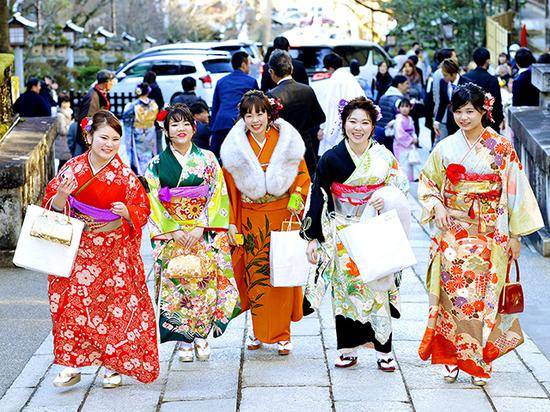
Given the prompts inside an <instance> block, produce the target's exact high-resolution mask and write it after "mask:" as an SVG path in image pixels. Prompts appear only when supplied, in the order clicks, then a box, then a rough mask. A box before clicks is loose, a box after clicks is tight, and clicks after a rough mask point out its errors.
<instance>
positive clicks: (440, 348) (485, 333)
mask: <svg viewBox="0 0 550 412" xmlns="http://www.w3.org/2000/svg"><path fill="white" fill-rule="evenodd" d="M492 100H493V99H492V96H491V95H490V94H486V93H485V92H484V91H483V89H481V88H480V87H478V86H476V85H474V84H472V83H468V84H466V85H463V86H460V87H458V88H457V89H456V91H455V92H454V93H453V96H452V98H451V106H452V111H453V115H454V119H455V121H456V123H457V125H458V126H459V127H460V130H459V131H457V132H456V133H455V134H453V135H451V136H449V137H447V138H446V139H445V140H443V141H441V142H440V143H439V144H438V145H437V146H436V147H435V149H434V150H433V152H432V153H431V155H430V157H429V158H428V160H427V163H426V165H425V166H424V169H423V170H422V172H421V174H420V183H419V188H418V196H419V200H420V202H421V203H422V206H423V208H424V215H423V223H430V224H435V226H437V231H436V233H435V235H434V237H433V241H434V243H433V244H432V249H431V264H430V266H429V269H428V274H427V285H428V288H429V293H430V313H429V318H428V327H427V329H426V331H425V334H424V338H423V340H422V343H421V345H420V348H419V354H420V357H421V358H422V359H424V360H427V359H429V358H430V357H431V361H432V363H434V364H443V365H445V370H444V378H445V380H446V381H447V382H454V381H455V380H456V378H457V376H458V373H459V370H462V371H464V372H466V373H467V374H469V375H471V376H472V383H473V384H474V385H477V386H483V385H485V384H486V383H487V381H488V380H489V378H490V376H491V371H492V366H491V363H492V361H494V360H495V359H496V358H498V357H500V356H502V355H504V354H506V353H508V352H509V351H511V350H513V349H514V348H516V347H517V346H518V345H520V344H521V343H522V342H523V334H522V331H521V328H520V325H519V321H518V318H517V316H516V315H507V314H500V313H498V304H499V296H500V293H501V291H502V288H503V285H504V283H505V278H506V271H507V266H508V264H509V260H510V259H517V258H518V256H519V252H520V237H521V236H524V235H527V234H530V233H532V232H535V231H536V230H538V229H540V228H541V227H543V226H544V224H543V221H542V217H541V214H540V211H539V208H538V205H537V202H536V199H535V197H534V195H533V192H532V190H531V187H530V186H529V182H528V180H527V177H526V176H525V173H524V172H523V170H522V166H521V163H520V161H519V159H518V156H517V154H516V152H515V150H514V148H513V146H512V144H511V143H510V142H509V141H507V140H506V139H505V138H504V137H503V136H500V135H499V134H498V133H496V132H495V131H494V130H492V129H491V128H488V127H487V128H485V127H484V126H483V123H484V122H485V119H486V118H488V119H489V120H490V118H491V107H492Z"/></svg>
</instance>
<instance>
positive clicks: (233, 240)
mask: <svg viewBox="0 0 550 412" xmlns="http://www.w3.org/2000/svg"><path fill="white" fill-rule="evenodd" d="M237 233H239V231H238V230H237V226H235V225H229V229H228V230H227V237H228V238H229V245H230V246H238V245H237V238H236V237H235V235H236V234H237Z"/></svg>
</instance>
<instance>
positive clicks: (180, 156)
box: [170, 143, 193, 167]
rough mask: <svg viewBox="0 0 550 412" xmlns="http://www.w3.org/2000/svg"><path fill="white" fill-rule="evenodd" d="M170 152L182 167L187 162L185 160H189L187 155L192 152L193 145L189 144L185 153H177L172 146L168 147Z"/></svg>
mask: <svg viewBox="0 0 550 412" xmlns="http://www.w3.org/2000/svg"><path fill="white" fill-rule="evenodd" d="M170 150H171V151H172V154H173V155H174V157H175V158H176V160H177V161H178V163H179V164H180V166H181V167H184V166H185V163H186V162H187V159H188V158H189V154H190V153H191V151H192V150H193V143H191V144H190V145H189V148H188V149H187V151H186V152H185V153H180V152H178V151H177V149H176V148H175V147H174V146H173V145H170Z"/></svg>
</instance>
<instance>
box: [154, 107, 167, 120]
mask: <svg viewBox="0 0 550 412" xmlns="http://www.w3.org/2000/svg"><path fill="white" fill-rule="evenodd" d="M166 116H168V110H164V109H163V110H161V111H159V112H158V114H157V122H161V123H162V122H164V119H166Z"/></svg>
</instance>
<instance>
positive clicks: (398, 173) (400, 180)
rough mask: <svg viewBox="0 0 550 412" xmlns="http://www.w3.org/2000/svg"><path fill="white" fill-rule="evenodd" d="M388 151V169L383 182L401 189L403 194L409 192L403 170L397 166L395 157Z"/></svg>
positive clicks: (407, 181) (407, 180)
mask: <svg viewBox="0 0 550 412" xmlns="http://www.w3.org/2000/svg"><path fill="white" fill-rule="evenodd" d="M387 153H388V162H389V163H390V171H389V173H388V176H387V177H386V181H385V183H386V184H387V185H389V186H394V187H396V188H398V189H399V190H401V191H402V192H403V193H404V194H405V196H406V195H407V193H409V179H407V177H406V176H405V174H404V173H403V171H402V170H401V169H400V168H399V163H398V162H397V159H396V158H395V157H394V156H393V154H391V153H390V152H389V150H388V151H387Z"/></svg>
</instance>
